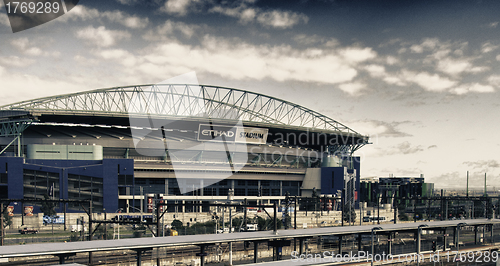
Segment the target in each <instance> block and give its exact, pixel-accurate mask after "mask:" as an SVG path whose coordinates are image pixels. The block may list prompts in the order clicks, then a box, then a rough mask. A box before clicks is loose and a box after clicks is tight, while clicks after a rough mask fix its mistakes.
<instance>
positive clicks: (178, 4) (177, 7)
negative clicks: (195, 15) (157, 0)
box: [160, 0, 200, 16]
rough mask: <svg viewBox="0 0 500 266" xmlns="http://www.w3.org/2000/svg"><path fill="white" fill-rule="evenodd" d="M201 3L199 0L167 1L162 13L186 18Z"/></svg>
mask: <svg viewBox="0 0 500 266" xmlns="http://www.w3.org/2000/svg"><path fill="white" fill-rule="evenodd" d="M199 3H200V1H198V0H167V1H166V2H165V4H164V5H163V7H162V8H161V9H160V11H163V12H166V13H168V14H171V15H177V16H185V15H187V14H188V13H189V12H191V11H192V10H191V9H193V8H195V6H196V5H197V4H199Z"/></svg>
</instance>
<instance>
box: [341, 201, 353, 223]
mask: <svg viewBox="0 0 500 266" xmlns="http://www.w3.org/2000/svg"><path fill="white" fill-rule="evenodd" d="M349 214H350V215H349ZM342 218H343V219H344V222H348V223H349V222H354V221H356V210H355V209H354V207H353V206H352V205H350V204H349V203H347V204H345V205H344V217H342Z"/></svg>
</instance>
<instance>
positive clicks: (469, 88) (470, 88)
mask: <svg viewBox="0 0 500 266" xmlns="http://www.w3.org/2000/svg"><path fill="white" fill-rule="evenodd" d="M452 92H453V93H455V94H458V95H461V94H466V93H468V92H477V93H491V92H495V88H493V86H491V85H482V84H479V83H474V84H466V85H462V86H459V87H457V88H454V89H453V90H452Z"/></svg>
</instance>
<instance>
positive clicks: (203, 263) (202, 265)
mask: <svg viewBox="0 0 500 266" xmlns="http://www.w3.org/2000/svg"><path fill="white" fill-rule="evenodd" d="M200 253H201V254H200V255H201V256H200V266H204V265H205V254H203V253H205V245H201V246H200Z"/></svg>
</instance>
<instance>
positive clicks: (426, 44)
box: [410, 38, 439, 54]
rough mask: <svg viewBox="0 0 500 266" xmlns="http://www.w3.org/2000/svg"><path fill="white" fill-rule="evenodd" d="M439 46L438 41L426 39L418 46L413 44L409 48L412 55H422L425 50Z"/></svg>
mask: <svg viewBox="0 0 500 266" xmlns="http://www.w3.org/2000/svg"><path fill="white" fill-rule="evenodd" d="M438 45H439V39H437V38H426V39H424V40H423V41H422V43H420V44H414V45H412V46H411V47H410V51H411V52H412V53H418V54H420V53H423V52H424V51H425V50H433V49H435V48H436V47H437V46H438Z"/></svg>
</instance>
